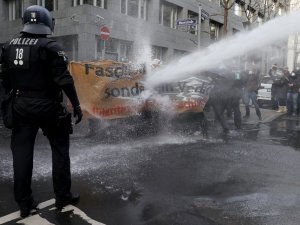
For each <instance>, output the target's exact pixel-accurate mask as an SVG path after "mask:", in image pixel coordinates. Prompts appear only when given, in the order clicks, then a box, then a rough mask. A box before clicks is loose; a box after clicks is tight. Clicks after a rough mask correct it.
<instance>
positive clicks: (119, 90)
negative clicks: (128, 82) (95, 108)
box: [105, 83, 145, 98]
mask: <svg viewBox="0 0 300 225" xmlns="http://www.w3.org/2000/svg"><path fill="white" fill-rule="evenodd" d="M144 90H145V87H144V86H143V85H139V84H138V83H135V86H133V87H113V88H106V89H105V98H110V97H114V98H118V97H135V96H138V95H140V94H141V93H142V92H143V91H144Z"/></svg>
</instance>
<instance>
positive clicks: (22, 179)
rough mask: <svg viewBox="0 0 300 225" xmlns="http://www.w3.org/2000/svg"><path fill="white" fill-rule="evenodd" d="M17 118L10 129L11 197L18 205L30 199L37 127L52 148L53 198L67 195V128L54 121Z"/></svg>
mask: <svg viewBox="0 0 300 225" xmlns="http://www.w3.org/2000/svg"><path fill="white" fill-rule="evenodd" d="M21 121H22V120H19V122H17V125H16V127H15V128H13V130H12V137H11V150H12V153H13V168H14V196H15V200H16V202H17V203H18V204H19V206H20V207H21V206H22V205H23V204H24V205H26V204H28V202H30V201H32V190H31V179H32V169H33V153H34V143H35V139H36V136H37V132H38V130H39V128H42V130H43V131H44V134H45V135H46V137H47V138H48V140H49V143H50V146H51V150H52V179H53V188H54V193H55V195H56V198H64V197H65V196H68V195H70V189H71V172H70V157H69V147H70V139H69V130H68V129H67V128H64V127H60V126H59V125H57V124H58V123H55V122H51V123H37V122H32V121H30V122H29V121H27V122H24V121H22V122H21Z"/></svg>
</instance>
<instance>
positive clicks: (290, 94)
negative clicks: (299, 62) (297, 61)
mask: <svg viewBox="0 0 300 225" xmlns="http://www.w3.org/2000/svg"><path fill="white" fill-rule="evenodd" d="M288 79H289V82H288V87H287V114H288V115H292V116H296V115H297V112H298V95H299V87H300V80H299V77H297V76H296V73H295V71H292V72H291V74H290V76H288Z"/></svg>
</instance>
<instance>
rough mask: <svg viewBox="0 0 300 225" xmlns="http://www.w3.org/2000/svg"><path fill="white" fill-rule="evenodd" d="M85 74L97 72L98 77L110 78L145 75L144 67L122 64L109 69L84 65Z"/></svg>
mask: <svg viewBox="0 0 300 225" xmlns="http://www.w3.org/2000/svg"><path fill="white" fill-rule="evenodd" d="M84 66H85V74H89V70H90V69H92V70H94V71H95V75H96V76H98V77H110V78H116V79H120V78H130V77H132V76H134V75H140V74H144V73H145V66H144V65H130V64H124V65H122V64H121V63H119V64H117V65H111V66H108V67H102V66H95V65H92V64H87V63H86V64H84Z"/></svg>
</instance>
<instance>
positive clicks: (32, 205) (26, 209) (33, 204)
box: [20, 200, 38, 218]
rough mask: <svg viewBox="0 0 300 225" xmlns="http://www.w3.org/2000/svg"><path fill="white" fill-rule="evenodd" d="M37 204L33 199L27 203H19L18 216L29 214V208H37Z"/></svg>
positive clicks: (23, 216)
mask: <svg viewBox="0 0 300 225" xmlns="http://www.w3.org/2000/svg"><path fill="white" fill-rule="evenodd" d="M37 206H38V203H37V202H35V201H33V200H32V201H30V202H27V203H22V204H20V216H21V217H22V218H25V217H27V216H29V214H30V212H31V210H33V209H37Z"/></svg>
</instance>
